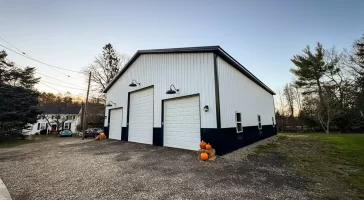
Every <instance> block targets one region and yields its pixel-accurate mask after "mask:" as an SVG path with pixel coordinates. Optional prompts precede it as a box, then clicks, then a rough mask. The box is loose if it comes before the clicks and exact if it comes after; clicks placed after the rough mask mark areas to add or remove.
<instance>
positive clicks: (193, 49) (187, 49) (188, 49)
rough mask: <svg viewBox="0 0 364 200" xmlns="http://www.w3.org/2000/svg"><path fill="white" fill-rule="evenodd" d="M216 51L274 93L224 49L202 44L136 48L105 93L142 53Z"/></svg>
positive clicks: (271, 91)
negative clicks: (200, 45) (166, 47)
mask: <svg viewBox="0 0 364 200" xmlns="http://www.w3.org/2000/svg"><path fill="white" fill-rule="evenodd" d="M208 52H210V53H216V54H217V55H219V56H220V57H221V58H222V59H223V60H225V61H226V62H228V63H229V64H230V65H232V66H233V67H235V68H236V69H237V70H239V71H240V72H241V73H243V74H244V75H245V76H247V77H248V78H249V79H251V80H252V81H254V82H255V83H256V84H258V85H259V86H261V87H262V88H263V89H265V90H266V91H267V92H269V93H270V94H272V95H275V93H274V92H273V90H271V89H270V88H269V87H268V86H266V85H265V84H264V83H263V82H262V81H260V80H259V79H258V78H257V77H255V76H254V75H253V74H252V73H251V72H250V71H249V70H247V69H246V68H245V67H244V66H243V65H242V64H240V63H239V62H238V61H236V60H235V59H234V58H233V57H231V56H230V55H229V54H228V53H226V51H224V50H223V49H222V48H221V47H220V46H202V47H184V48H172V49H148V50H138V51H137V52H136V53H135V54H134V55H133V57H131V59H130V60H129V62H128V63H127V64H126V65H125V66H124V68H123V69H121V71H120V72H119V73H118V74H117V75H116V76H115V78H114V79H113V80H112V81H111V82H110V83H109V84H108V85H107V87H106V88H105V90H104V91H103V92H104V93H106V92H107V91H108V90H109V89H110V88H111V87H112V85H113V84H114V83H115V82H116V81H117V80H118V79H119V78H120V77H121V76H122V75H123V74H124V73H125V72H126V70H128V68H129V67H130V66H131V65H132V64H133V62H134V61H135V60H136V59H137V58H138V57H139V56H140V55H142V54H166V53H208Z"/></svg>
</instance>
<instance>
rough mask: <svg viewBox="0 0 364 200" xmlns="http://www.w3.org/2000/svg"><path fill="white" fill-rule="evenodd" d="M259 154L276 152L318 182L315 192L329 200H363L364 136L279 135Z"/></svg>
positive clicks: (300, 171)
mask: <svg viewBox="0 0 364 200" xmlns="http://www.w3.org/2000/svg"><path fill="white" fill-rule="evenodd" d="M255 152H256V153H264V152H277V153H280V154H282V155H284V156H285V157H286V158H288V160H290V161H291V162H292V166H293V168H294V169H295V170H297V172H298V173H300V174H302V175H304V176H307V177H309V178H312V179H313V180H315V182H317V184H316V185H314V186H313V190H314V191H315V192H316V194H317V195H319V196H321V197H324V198H327V199H364V134H314V133H310V134H291V133H285V134H279V136H278V140H277V141H276V142H274V143H270V144H267V145H264V146H258V147H257V149H256V151H255Z"/></svg>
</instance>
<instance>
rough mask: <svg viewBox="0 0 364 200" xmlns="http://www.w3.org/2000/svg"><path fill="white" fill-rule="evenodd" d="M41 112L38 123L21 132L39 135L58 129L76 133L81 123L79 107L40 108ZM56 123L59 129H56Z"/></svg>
mask: <svg viewBox="0 0 364 200" xmlns="http://www.w3.org/2000/svg"><path fill="white" fill-rule="evenodd" d="M40 110H41V111H42V112H43V113H42V114H40V115H39V116H38V121H37V122H36V123H35V124H33V125H31V126H30V128H29V129H27V130H24V131H23V132H24V133H25V134H27V135H34V134H36V133H40V131H41V130H48V132H51V131H57V130H58V129H59V130H61V129H70V130H71V131H72V132H73V133H76V132H77V131H76V127H77V125H78V124H80V123H81V112H82V110H81V107H58V106H45V107H40ZM57 121H58V123H59V125H60V126H59V128H58V127H57Z"/></svg>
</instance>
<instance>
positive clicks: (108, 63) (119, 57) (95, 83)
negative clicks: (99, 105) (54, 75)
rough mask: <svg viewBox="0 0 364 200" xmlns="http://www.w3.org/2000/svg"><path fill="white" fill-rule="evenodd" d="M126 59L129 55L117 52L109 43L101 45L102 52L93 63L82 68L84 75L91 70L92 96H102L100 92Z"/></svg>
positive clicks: (127, 59)
mask: <svg viewBox="0 0 364 200" xmlns="http://www.w3.org/2000/svg"><path fill="white" fill-rule="evenodd" d="M128 61H129V57H128V56H127V55H125V54H119V53H117V52H116V51H115V50H114V48H113V46H112V45H111V44H106V45H105V46H104V47H103V54H102V55H98V56H96V57H95V60H94V61H93V63H91V64H90V65H88V66H87V67H86V68H85V69H84V70H83V73H84V75H85V76H86V77H88V74H89V72H91V85H92V88H93V93H94V96H98V97H101V98H104V95H103V94H100V93H101V92H102V91H103V90H104V89H105V88H106V87H107V85H108V84H109V83H110V82H111V81H112V80H113V79H114V77H115V76H116V75H117V74H118V73H119V71H120V70H121V69H122V68H123V67H124V65H125V64H126V63H127V62H128Z"/></svg>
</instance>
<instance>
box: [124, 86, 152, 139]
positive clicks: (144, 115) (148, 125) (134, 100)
mask: <svg viewBox="0 0 364 200" xmlns="http://www.w3.org/2000/svg"><path fill="white" fill-rule="evenodd" d="M129 109H130V110H129V136H128V141H131V142H138V143H144V144H153V88H148V89H143V90H140V91H136V92H133V93H131V94H130V108H129Z"/></svg>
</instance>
